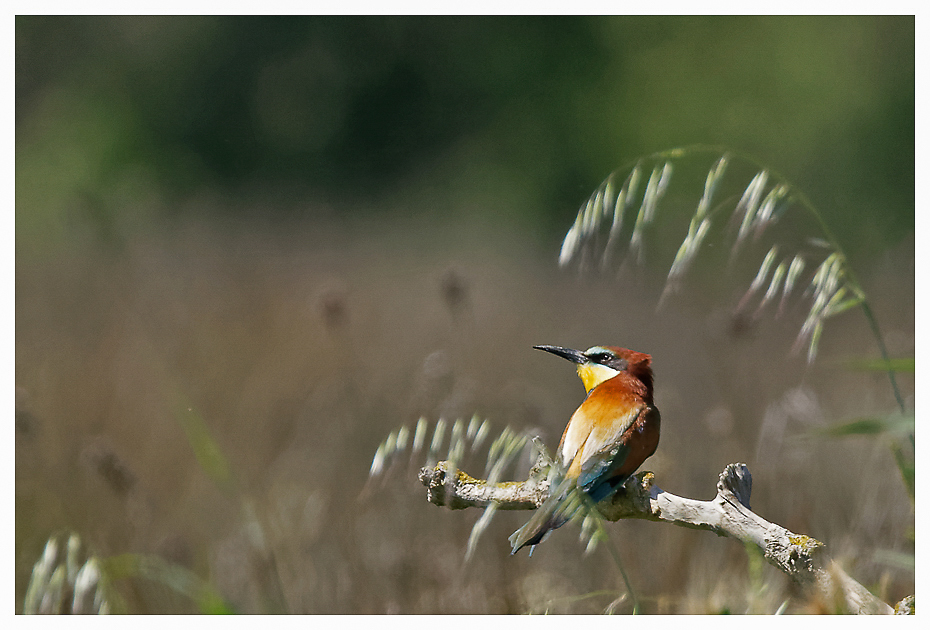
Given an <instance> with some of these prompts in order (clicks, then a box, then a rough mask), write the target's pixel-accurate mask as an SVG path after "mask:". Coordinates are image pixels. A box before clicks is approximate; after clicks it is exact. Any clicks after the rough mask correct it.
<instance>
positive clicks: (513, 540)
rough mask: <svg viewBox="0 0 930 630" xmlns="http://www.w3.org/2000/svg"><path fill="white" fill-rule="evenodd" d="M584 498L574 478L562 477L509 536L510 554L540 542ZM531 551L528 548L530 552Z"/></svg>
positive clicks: (568, 518)
mask: <svg viewBox="0 0 930 630" xmlns="http://www.w3.org/2000/svg"><path fill="white" fill-rule="evenodd" d="M584 500H585V498H584V496H583V495H582V491H581V490H580V489H579V488H578V487H577V485H576V482H575V479H573V478H570V479H564V480H562V482H561V483H560V484H558V486H557V487H556V488H555V490H554V491H553V492H551V493H550V494H549V498H548V499H546V500H545V501H544V502H543V504H542V505H541V506H539V508H537V509H536V513H535V514H533V516H532V518H530V520H529V521H527V522H526V524H525V525H524V526H523V527H521V528H520V529H518V530H517V531H515V532H514V533H513V534H511V536H510V544H511V546H512V547H513V551H511V554H515V553H517V552H518V551H520V550H521V549H523V547H526V546H528V545H529V546H536V545H538V544H539V543H541V542H542V541H543V540H545V539H546V537H547V536H548V535H549V533H550V532H551V531H552V530H554V529H558V528H559V527H561V526H562V525H564V524H565V523H567V522H568V521H570V520H571V518H572V517H573V516H574V515H575V513H576V512H577V511H578V508H579V507H580V506H581V504H582V503H583V502H584ZM532 553H533V551H532V549H530V554H532Z"/></svg>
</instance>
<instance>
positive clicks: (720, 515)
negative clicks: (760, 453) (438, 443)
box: [419, 462, 894, 614]
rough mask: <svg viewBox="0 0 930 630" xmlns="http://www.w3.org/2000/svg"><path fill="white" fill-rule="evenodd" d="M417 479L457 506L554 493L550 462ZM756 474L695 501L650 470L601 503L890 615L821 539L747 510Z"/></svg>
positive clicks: (733, 467) (732, 473)
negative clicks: (513, 476) (755, 552)
mask: <svg viewBox="0 0 930 630" xmlns="http://www.w3.org/2000/svg"><path fill="white" fill-rule="evenodd" d="M419 479H420V482H421V483H423V485H424V486H426V487H427V497H428V499H429V501H430V502H431V503H434V504H436V505H439V506H445V507H448V508H451V509H453V510H457V509H463V508H467V507H487V506H489V505H491V504H492V503H496V504H497V507H498V509H501V510H533V509H536V508H537V507H539V506H540V505H542V503H543V502H544V501H545V500H546V498H547V497H548V496H549V483H548V481H547V479H546V475H545V467H544V466H543V465H542V464H541V463H540V464H537V465H536V466H534V467H533V469H532V470H531V471H530V475H529V478H528V479H527V480H526V481H510V482H504V483H488V482H487V481H485V480H483V479H475V478H474V477H471V476H469V475H468V474H466V473H464V472H462V471H460V470H457V469H456V468H455V467H454V466H452V465H451V464H449V463H448V462H439V464H437V465H436V466H434V467H432V468H429V467H427V468H423V469H421V470H420V474H419ZM751 491H752V476H751V475H750V474H749V469H748V468H747V467H746V465H745V464H730V465H729V466H727V467H726V469H725V470H724V471H723V472H722V473H720V478H719V480H718V481H717V496H716V497H715V498H714V499H713V500H711V501H698V500H695V499H688V498H684V497H679V496H676V495H674V494H671V493H669V492H665V491H664V490H662V489H661V488H659V487H658V486H656V485H655V483H654V475H653V474H652V473H651V472H641V473H638V474H636V475H634V476H633V477H631V478H630V479H629V480H628V481H627V483H626V484H625V485H624V491H622V492H618V493H616V494H615V495H614V496H613V497H610V498H608V499H605V500H604V501H602V502H601V503H599V504H598V506H597V508H598V511H600V512H601V514H603V516H604V518H606V519H607V520H610V521H616V520H620V519H624V518H641V519H646V520H651V521H664V522H666V523H673V524H675V525H680V526H683V527H690V528H694V529H706V530H710V531H712V532H714V533H716V534H717V535H719V536H730V537H732V538H735V539H737V540H740V541H742V542H744V543H751V544H753V545H756V546H757V547H759V549H761V550H762V552H763V553H764V555H765V559H766V560H767V561H768V562H769V563H770V564H772V565H774V566H775V567H777V568H778V569H780V570H781V571H783V572H784V573H785V574H787V575H788V576H789V577H790V578H791V579H792V580H793V581H794V582H795V583H796V584H798V585H799V586H800V587H801V588H802V589H804V591H805V592H806V593H808V595H809V596H813V597H816V598H818V599H820V601H824V602H839V603H841V604H842V605H843V606H844V607H845V609H846V610H847V611H848V612H851V613H855V614H892V613H893V612H894V610H893V609H892V608H891V607H890V606H889V605H888V604H886V603H885V602H883V601H881V600H880V599H879V598H877V597H875V596H874V595H872V594H871V593H870V592H869V591H868V589H866V588H865V587H864V586H862V585H861V584H859V583H858V582H856V581H855V580H853V579H852V578H851V577H849V576H848V575H847V574H846V573H845V572H844V571H843V570H842V569H841V568H840V567H839V565H837V564H836V563H835V562H833V561H832V560H830V559H829V557H828V556H827V554H826V552H825V548H824V545H823V543H821V542H820V541H818V540H815V539H813V538H811V537H810V536H806V535H804V534H795V533H792V532H790V531H788V530H787V529H785V528H784V527H781V526H779V525H776V524H774V523H769V522H768V521H766V520H765V519H763V518H762V517H760V516H758V515H757V514H755V513H754V512H753V511H752V510H750V509H749V496H750V493H751Z"/></svg>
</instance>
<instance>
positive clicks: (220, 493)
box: [16, 17, 914, 613]
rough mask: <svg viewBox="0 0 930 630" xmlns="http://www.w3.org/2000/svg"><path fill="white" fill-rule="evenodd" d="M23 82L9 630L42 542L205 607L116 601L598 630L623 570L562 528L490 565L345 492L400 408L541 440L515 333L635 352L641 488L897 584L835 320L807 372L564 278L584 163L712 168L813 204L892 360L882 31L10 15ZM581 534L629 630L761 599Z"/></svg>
mask: <svg viewBox="0 0 930 630" xmlns="http://www.w3.org/2000/svg"><path fill="white" fill-rule="evenodd" d="M16 69H17V70H16V83H17V85H16V258H17V261H16V387H17V390H16V608H17V610H22V604H23V601H24V597H25V593H26V589H27V586H28V584H29V579H30V572H31V571H32V568H33V565H34V563H35V562H36V561H37V560H38V559H39V558H40V557H41V555H42V551H43V549H44V547H45V545H46V541H47V540H49V538H50V537H52V536H53V535H55V534H56V533H58V532H62V531H73V532H77V533H78V534H79V535H80V537H81V539H82V540H83V541H84V542H85V544H86V545H87V547H88V549H89V553H90V554H91V555H93V556H94V557H96V558H101V559H103V561H104V562H105V561H106V559H107V558H110V559H113V558H120V557H139V558H149V559H153V558H157V559H158V560H157V561H155V560H150V561H147V562H148V564H146V563H141V564H140V565H139V566H142V567H143V569H144V566H156V565H157V566H158V567H162V569H159V571H155V573H158V574H159V575H185V576H190V575H193V576H198V579H202V580H203V581H204V584H206V585H208V587H209V588H208V590H209V592H210V593H213V594H216V596H218V597H219V598H220V599H221V600H222V602H221V604H217V605H214V604H212V603H211V604H210V606H205V605H204V602H203V601H198V600H197V598H196V596H195V595H194V594H190V593H188V594H186V595H185V594H183V593H180V592H179V591H178V589H177V588H175V587H171V586H170V585H169V586H165V587H164V588H162V587H159V586H158V580H157V579H156V578H157V577H158V576H154V578H153V576H152V575H139V574H140V573H145V571H143V570H142V569H139V571H136V572H135V573H133V572H125V571H124V572H123V575H122V576H121V579H119V580H117V581H116V582H115V583H114V585H113V586H114V588H115V589H116V591H115V592H116V593H118V596H119V600H120V601H121V602H124V604H125V606H126V608H127V609H128V610H129V611H131V612H184V611H196V610H205V609H209V610H217V609H222V610H227V609H230V610H236V611H240V612H311V613H340V612H365V613H383V612H407V613H414V612H455V613H482V612H501V613H502V612H545V611H549V612H599V611H604V610H605V609H606V608H608V607H610V606H611V604H612V602H615V600H616V599H617V597H618V595H619V594H620V593H622V592H623V586H622V580H621V578H620V575H619V574H618V573H617V572H616V569H615V567H614V565H613V564H612V562H611V560H610V559H609V558H605V557H602V556H599V555H598V554H594V555H592V556H588V557H585V556H583V553H582V552H583V546H581V545H579V544H578V542H577V537H576V536H573V535H572V532H571V531H570V529H569V528H564V530H560V531H559V532H557V533H556V534H555V535H553V537H552V538H551V539H550V540H548V541H547V542H546V544H545V545H544V546H543V547H540V549H538V550H537V552H536V553H535V554H534V555H533V557H532V558H527V557H524V556H521V557H510V556H509V546H508V544H507V536H508V535H509V533H510V532H511V531H513V529H515V528H516V527H517V526H518V525H519V524H520V523H521V522H522V520H524V517H525V515H519V514H516V515H513V514H498V516H497V517H496V519H495V521H494V522H493V523H492V524H491V525H490V527H489V528H488V530H487V531H486V532H485V533H484V535H483V537H482V538H481V540H480V541H479V543H478V545H477V547H476V548H475V549H474V551H473V553H472V557H471V559H470V561H469V562H468V563H465V562H464V553H465V548H466V545H467V543H468V537H469V531H470V529H471V526H472V525H473V523H474V520H475V519H476V518H478V516H479V515H478V514H476V515H471V514H467V513H451V512H448V511H446V510H439V509H436V508H435V507H433V506H431V505H429V504H427V503H426V501H425V500H424V496H423V491H422V488H421V487H419V486H418V485H417V482H416V480H415V477H414V475H413V474H412V473H411V472H410V471H407V473H405V474H399V475H396V476H394V477H392V478H389V479H388V480H387V482H386V483H385V484H384V485H381V486H378V487H376V488H372V487H370V486H369V487H368V489H367V490H366V491H365V492H363V488H365V482H366V477H367V474H368V470H369V465H370V463H371V458H372V455H373V454H374V453H375V451H376V449H377V447H378V444H379V443H380V442H381V441H382V440H383V439H384V438H385V436H386V435H387V434H388V433H389V432H390V431H391V430H392V429H394V428H395V427H397V426H400V425H402V424H405V423H406V424H408V425H410V426H413V423H415V422H416V420H417V419H418V418H419V417H421V416H425V417H428V418H431V419H438V418H440V417H444V418H447V419H449V420H450V421H451V420H453V419H455V418H457V417H463V418H470V417H471V416H472V415H473V414H474V413H476V412H477V413H479V414H480V415H481V417H487V418H491V419H493V421H494V423H495V425H496V426H499V427H503V426H506V425H510V426H511V427H516V428H517V429H527V430H532V432H534V433H540V434H541V435H542V436H543V437H544V438H545V440H546V441H547V443H548V444H549V445H550V448H554V446H555V443H556V442H557V440H558V436H559V434H560V432H561V429H562V427H563V426H564V424H565V422H566V421H567V419H568V417H569V414H570V413H571V411H572V410H573V409H574V408H575V406H577V404H578V403H579V402H580V393H581V392H580V391H579V390H580V385H579V384H578V383H577V382H576V381H575V379H574V377H573V376H572V374H571V373H570V370H569V371H566V370H564V369H559V367H560V366H558V365H553V364H551V363H550V362H547V361H545V360H540V359H539V357H537V356H535V355H536V353H534V352H533V351H532V350H531V349H530V347H531V346H532V345H534V344H539V343H558V344H563V345H573V346H576V347H577V346H581V347H587V346H590V345H594V344H598V343H610V344H619V345H625V346H629V347H632V348H634V349H637V350H641V351H645V352H649V353H651V354H652V355H653V356H654V361H655V370H656V400H657V403H658V405H659V407H660V409H661V410H662V414H663V436H662V443H661V444H660V446H659V452H658V453H657V454H656V456H655V457H653V458H652V459H651V460H649V462H648V464H647V467H648V468H650V469H652V470H654V471H655V472H656V474H657V476H658V477H659V479H660V480H661V485H662V487H663V488H665V489H667V490H669V491H671V492H675V493H676V494H681V495H685V496H693V497H695V498H706V497H708V496H710V495H711V494H712V493H713V484H714V483H715V481H716V477H717V475H718V473H719V472H720V470H722V468H723V467H724V466H725V465H726V464H727V463H729V462H732V461H745V462H746V463H747V464H748V465H749V467H750V469H751V470H752V472H753V478H754V482H755V484H754V491H753V508H754V509H755V510H756V511H757V512H758V513H760V514H761V515H763V516H765V517H766V518H767V519H769V520H771V521H774V522H778V523H779V524H782V525H784V526H785V527H788V528H789V529H791V530H793V531H799V532H804V533H807V534H809V535H811V536H814V537H816V538H817V539H818V540H821V541H823V542H825V543H826V544H827V546H828V548H829V549H830V552H831V554H832V555H833V556H834V557H836V558H839V559H841V560H843V561H844V566H846V568H847V570H849V572H850V573H851V574H852V575H854V576H855V577H856V578H857V579H859V580H860V581H861V582H862V583H863V584H866V585H868V586H870V587H873V588H874V589H875V590H876V592H877V593H878V594H879V595H880V596H882V597H883V598H884V599H886V601H889V602H891V603H893V602H894V601H897V600H898V599H900V598H901V597H903V596H905V595H908V594H912V593H913V592H914V574H913V566H912V565H908V563H907V562H900V561H898V562H889V561H888V558H898V559H900V558H901V557H905V558H906V557H907V554H910V553H912V552H913V537H914V530H913V528H914V518H913V511H912V506H911V502H910V499H909V495H908V488H907V487H906V484H903V483H901V475H900V472H899V471H898V468H897V465H896V462H895V459H894V457H892V456H891V454H890V453H889V449H888V448H887V446H888V445H887V443H886V442H885V441H884V438H885V435H886V433H887V432H886V431H884V430H882V431H881V432H879V433H873V434H871V435H869V434H866V435H862V432H861V431H859V432H857V431H846V432H844V434H849V433H855V434H856V435H852V436H850V437H848V438H845V439H837V438H836V437H834V436H833V435H832V434H831V431H830V430H829V427H832V426H842V423H843V422H845V421H851V420H853V419H856V418H863V417H866V418H883V417H887V416H888V414H889V412H891V411H892V410H894V409H896V401H895V398H894V395H893V393H892V392H891V390H890V388H889V387H888V382H887V377H885V376H884V375H883V374H882V373H881V372H880V371H872V370H851V369H848V368H847V366H848V365H849V361H850V360H857V361H864V360H868V359H877V358H878V357H877V352H876V348H875V344H874V339H873V338H872V337H871V335H870V332H869V330H868V327H867V326H866V325H865V324H864V322H862V321H861V318H856V317H853V316H850V315H844V316H842V317H838V318H836V320H835V321H831V322H830V324H829V325H828V326H827V328H826V330H825V332H824V333H823V336H822V338H821V339H820V347H819V356H818V360H817V362H816V363H815V364H814V365H813V366H810V367H808V366H807V365H806V364H805V363H804V362H803V360H800V359H797V358H794V357H790V356H788V349H789V348H790V343H791V339H792V335H793V334H796V332H797V328H796V327H795V328H793V329H790V330H789V328H790V327H789V326H788V325H787V324H771V325H766V326H758V325H755V324H754V322H751V321H749V322H742V323H740V324H739V325H734V324H733V322H732V321H731V320H729V319H728V317H727V314H726V313H725V312H723V310H722V309H720V308H714V305H713V304H709V305H708V304H703V305H699V306H701V307H702V308H698V309H693V310H688V309H685V308H684V307H682V308H670V309H665V310H663V311H662V312H660V313H658V314H657V313H656V312H655V303H656V299H657V298H658V293H659V291H658V290H657V289H656V287H655V286H654V284H650V278H649V277H648V276H647V277H646V278H645V282H643V283H630V282H616V281H614V280H613V279H612V278H589V279H585V280H584V281H581V282H579V281H578V280H577V278H576V277H574V276H573V275H572V274H562V273H559V272H558V271H557V269H556V259H557V255H558V245H559V242H560V240H561V238H562V236H563V234H564V232H565V230H567V229H568V227H569V226H570V225H571V222H572V220H573V218H574V215H575V212H576V210H577V208H578V205H579V204H580V203H581V202H582V201H584V200H585V199H586V198H587V197H588V195H589V194H590V192H591V191H592V190H594V189H595V188H596V187H597V185H598V184H599V183H600V182H601V181H602V180H603V178H604V177H605V175H606V174H607V173H609V172H611V171H612V170H614V169H615V168H616V167H618V166H620V165H622V164H623V163H626V162H628V161H629V160H631V159H633V158H636V157H637V156H639V155H642V154H646V153H651V152H652V151H655V150H658V149H665V148H668V147H670V146H679V145H683V144H690V143H693V142H701V143H708V144H722V145H727V146H732V147H736V148H738V149H740V150H742V151H744V152H747V153H750V154H753V155H755V156H756V157H757V158H759V159H760V160H762V161H764V162H765V163H766V164H767V165H769V166H771V167H773V168H775V169H777V170H779V171H780V172H781V174H782V175H784V176H786V177H787V178H788V179H790V180H791V181H792V182H793V183H794V184H795V185H797V186H798V187H799V188H800V189H802V190H803V191H804V192H805V193H806V194H807V196H808V197H810V198H811V200H812V201H813V202H814V203H815V204H816V205H817V207H818V208H819V209H820V210H821V211H822V214H823V218H824V220H825V221H826V222H827V224H828V225H830V227H831V228H832V230H833V232H834V234H835V235H836V237H837V240H838V241H840V242H841V243H842V245H843V248H844V249H845V251H846V252H847V253H848V254H849V257H850V261H851V263H852V266H853V268H855V269H856V271H857V273H858V275H859V280H860V281H861V284H862V285H863V288H864V290H865V292H866V293H867V294H868V295H869V296H870V299H871V300H872V304H873V305H874V310H875V314H876V317H877V320H878V322H879V324H880V325H881V327H882V330H883V333H884V335H885V340H886V342H887V344H888V346H889V350H890V354H891V356H892V357H895V358H900V357H909V356H913V348H914V302H913V300H914V267H913V256H914V253H913V248H914V236H913V227H914V19H913V18H908V17H904V18H874V17H851V18H845V17H844V18H836V17H819V18H808V17H804V18H788V17H784V18H764V17H757V18H697V17H683V18H659V17H655V18H641V17H637V18H604V17H598V18H429V19H427V18H206V17H204V18H190V17H187V18H167V17H164V18H151V17H132V18H49V17H42V18H35V17H19V18H17V22H16ZM698 194H699V193H698ZM685 212H688V213H691V212H693V207H691V208H688V209H687V210H685ZM677 245H678V243H675V244H674V246H675V247H677ZM695 288H697V289H700V287H695ZM658 289H661V283H659V284H658ZM699 292H700V291H698V293H699ZM786 340H787V341H786ZM561 367H564V366H561ZM899 378H901V379H902V381H903V382H901V383H900V384H901V387H902V390H903V393H904V395H905V400H906V401H907V403H908V405H909V409H911V410H912V409H913V379H912V377H909V376H908V375H906V374H902V375H899ZM834 433H835V432H834ZM416 465H417V462H412V463H411V467H412V468H411V470H414V469H415V467H416ZM466 469H467V468H466ZM911 483H913V482H912V481H911ZM610 528H611V531H612V535H613V537H614V541H615V544H616V545H617V548H618V549H619V550H620V553H621V555H622V556H623V561H624V563H625V566H626V569H627V572H628V573H629V577H630V579H631V581H632V583H633V584H634V586H635V588H636V589H637V594H638V596H639V599H640V605H641V607H642V610H643V611H645V612H720V611H723V610H729V611H732V612H741V611H751V612H774V611H775V610H777V609H778V608H779V606H780V605H781V603H782V602H783V601H784V600H785V599H786V597H787V594H788V593H789V591H790V589H789V586H788V585H787V584H786V583H785V582H784V580H783V577H782V576H781V575H780V574H777V572H775V571H774V569H771V567H767V566H764V565H763V566H761V567H760V563H758V562H757V560H756V559H754V558H753V557H751V556H750V557H747V555H746V553H745V551H744V550H743V549H742V548H741V547H739V546H738V545H735V544H733V543H732V542H731V541H726V540H721V539H716V538H713V537H708V536H707V535H706V534H704V533H701V532H692V531H688V530H679V529H677V528H671V527H667V526H661V525H658V524H655V523H626V522H621V523H617V524H612V525H611V526H610ZM630 541H635V544H632V543H631V542H630ZM124 554H138V555H137V556H126V555H124ZM153 563H154V564H153ZM158 563H161V564H158ZM143 565H144V566H143ZM134 566H135V565H134ZM175 569H178V570H179V571H176V570H175ZM162 582H165V580H162ZM152 584H155V585H156V586H155V587H153V586H152ZM211 597H213V595H211ZM213 601H214V600H213V599H211V602H213ZM801 606H802V604H795V605H794V607H792V608H789V610H792V611H796V610H804V609H803V608H801Z"/></svg>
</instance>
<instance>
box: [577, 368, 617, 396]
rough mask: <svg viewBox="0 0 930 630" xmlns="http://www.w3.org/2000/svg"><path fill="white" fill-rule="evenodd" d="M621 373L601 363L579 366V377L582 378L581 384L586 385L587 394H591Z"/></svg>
mask: <svg viewBox="0 0 930 630" xmlns="http://www.w3.org/2000/svg"><path fill="white" fill-rule="evenodd" d="M619 373H620V372H618V371H617V370H615V369H613V368H609V367H607V366H606V365H601V364H600V363H584V364H580V365H579V366H578V376H580V377H581V382H582V383H584V389H585V391H586V392H590V391H591V390H592V389H594V388H595V387H597V386H598V385H600V384H601V383H603V382H604V381H606V380H607V379H611V378H613V377H615V376H616V375H617V374H619Z"/></svg>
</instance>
